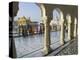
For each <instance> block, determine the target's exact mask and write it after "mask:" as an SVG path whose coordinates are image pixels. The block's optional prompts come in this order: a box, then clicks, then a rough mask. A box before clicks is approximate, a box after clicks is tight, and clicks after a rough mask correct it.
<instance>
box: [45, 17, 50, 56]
mask: <svg viewBox="0 0 80 60" xmlns="http://www.w3.org/2000/svg"><path fill="white" fill-rule="evenodd" d="M43 20H44V27H45V31H44V40H43V41H44V42H43V44H44V46H43V47H44V48H43V53H44V55H46V54H48V53H49V52H50V35H49V33H50V32H49V23H48V21H47V16H45V17H43Z"/></svg>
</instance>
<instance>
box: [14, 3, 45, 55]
mask: <svg viewBox="0 0 80 60" xmlns="http://www.w3.org/2000/svg"><path fill="white" fill-rule="evenodd" d="M13 26H14V28H13V29H14V32H15V34H13V35H14V36H16V37H15V38H14V40H15V45H16V51H17V57H22V56H25V55H26V54H30V53H33V52H34V51H36V50H39V49H41V48H42V47H43V41H42V40H43V34H44V30H43V29H44V27H42V26H43V23H41V10H40V7H38V6H37V5H36V4H34V3H25V2H20V3H19V11H18V14H17V16H16V17H15V18H14V25H13ZM15 29H16V30H15Z"/></svg>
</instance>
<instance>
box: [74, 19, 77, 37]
mask: <svg viewBox="0 0 80 60" xmlns="http://www.w3.org/2000/svg"><path fill="white" fill-rule="evenodd" d="M76 36H77V19H76V18H75V20H74V37H76Z"/></svg>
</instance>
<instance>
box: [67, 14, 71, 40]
mask: <svg viewBox="0 0 80 60" xmlns="http://www.w3.org/2000/svg"><path fill="white" fill-rule="evenodd" d="M67 20H68V40H71V16H70V15H68V16H67Z"/></svg>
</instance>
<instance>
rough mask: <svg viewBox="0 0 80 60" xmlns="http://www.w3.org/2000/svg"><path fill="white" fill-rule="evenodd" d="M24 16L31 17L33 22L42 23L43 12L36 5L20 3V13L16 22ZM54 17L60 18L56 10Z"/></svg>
mask: <svg viewBox="0 0 80 60" xmlns="http://www.w3.org/2000/svg"><path fill="white" fill-rule="evenodd" d="M23 16H25V17H26V18H29V17H30V19H31V21H38V22H41V11H40V8H39V7H38V6H37V5H36V4H35V3H26V2H20V3H19V11H18V14H17V16H16V17H15V18H14V20H18V18H19V17H23ZM53 16H54V19H56V16H58V17H59V13H58V12H57V11H56V10H54V12H53Z"/></svg>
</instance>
